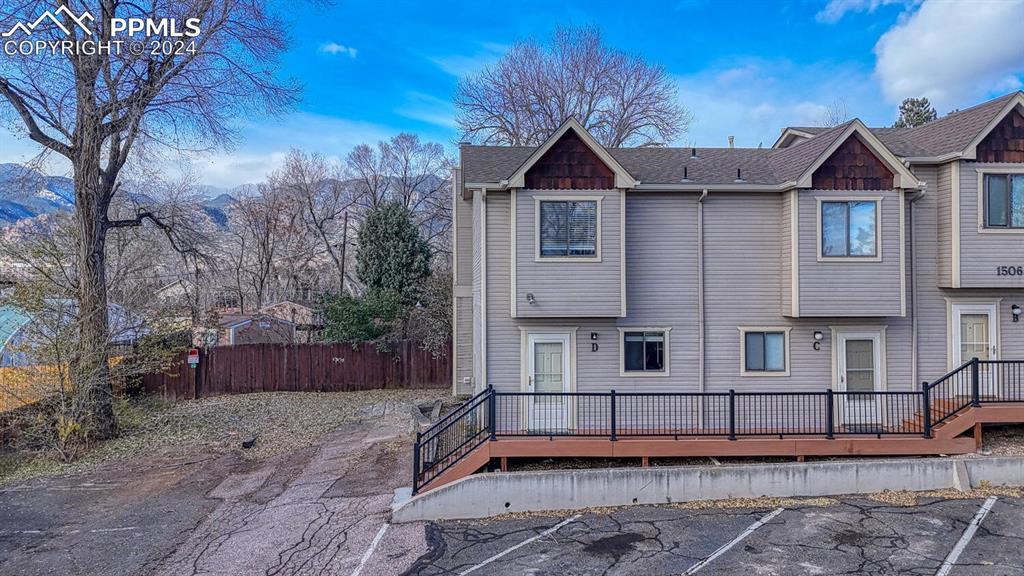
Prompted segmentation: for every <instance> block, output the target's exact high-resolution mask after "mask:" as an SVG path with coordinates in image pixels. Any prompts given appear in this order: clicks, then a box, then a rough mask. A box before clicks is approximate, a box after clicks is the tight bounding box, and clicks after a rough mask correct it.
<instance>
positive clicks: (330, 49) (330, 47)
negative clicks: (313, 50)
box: [317, 42, 359, 58]
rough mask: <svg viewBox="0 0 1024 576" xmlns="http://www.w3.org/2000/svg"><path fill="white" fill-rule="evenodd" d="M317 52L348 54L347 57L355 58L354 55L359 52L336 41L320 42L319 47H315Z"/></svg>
mask: <svg viewBox="0 0 1024 576" xmlns="http://www.w3.org/2000/svg"><path fill="white" fill-rule="evenodd" d="M317 52H320V53H321V54H331V55H337V54H341V55H345V54H348V57H349V58H355V57H356V55H357V54H359V51H358V50H356V49H355V48H353V47H351V46H344V45H342V44H338V43H337V42H326V43H324V44H321V45H320V47H319V48H317Z"/></svg>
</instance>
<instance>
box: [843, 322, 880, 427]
mask: <svg viewBox="0 0 1024 576" xmlns="http://www.w3.org/2000/svg"><path fill="white" fill-rule="evenodd" d="M836 346H837V348H836V363H837V374H838V377H839V378H838V379H839V391H840V392H845V394H841V395H840V397H839V400H838V402H836V410H837V411H838V413H839V414H838V415H839V423H840V424H841V425H843V426H847V427H851V428H857V427H863V426H878V425H881V424H884V422H882V420H883V419H882V414H883V412H884V406H883V404H884V401H883V399H882V398H880V395H878V394H871V392H878V391H880V390H882V362H881V358H882V336H881V334H880V333H879V332H839V334H838V337H837V343H836Z"/></svg>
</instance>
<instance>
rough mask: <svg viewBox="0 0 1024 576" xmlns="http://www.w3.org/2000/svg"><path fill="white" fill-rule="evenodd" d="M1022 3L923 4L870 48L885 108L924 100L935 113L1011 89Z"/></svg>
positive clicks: (1020, 52)
mask: <svg viewBox="0 0 1024 576" xmlns="http://www.w3.org/2000/svg"><path fill="white" fill-rule="evenodd" d="M1022 24H1024V0H997V1H987V2H981V1H969V0H959V1H951V0H943V1H939V0H927V1H925V2H924V3H923V4H921V6H920V8H919V9H918V10H917V11H915V12H912V13H909V14H906V15H904V17H903V18H901V20H900V22H899V23H898V24H896V25H895V26H893V27H892V28H891V29H890V30H889V31H888V32H886V33H885V34H884V35H883V36H882V37H881V38H880V39H879V40H878V43H877V44H876V45H875V55H876V57H877V61H876V66H875V72H876V74H877V76H878V79H879V81H880V82H881V86H882V91H883V93H884V94H885V97H886V100H887V101H888V102H890V103H898V102H900V101H902V99H903V98H907V97H920V96H926V97H927V98H928V99H929V100H931V101H932V103H933V104H934V105H935V106H936V108H937V109H938V111H939V113H940V114H941V113H944V112H946V111H948V110H949V109H951V108H955V107H963V106H969V105H972V104H975V103H977V102H978V101H979V100H981V99H984V98H985V97H987V96H991V95H993V94H994V93H998V92H1005V91H1008V90H1013V89H1017V88H1019V87H1020V86H1021V74H1022V73H1024V34H1022V33H1021V26H1022Z"/></svg>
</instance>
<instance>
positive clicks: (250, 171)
mask: <svg viewBox="0 0 1024 576" xmlns="http://www.w3.org/2000/svg"><path fill="white" fill-rule="evenodd" d="M395 132H396V130H393V129H390V128H388V127H386V126H380V125H377V124H372V123H369V122H360V121H356V120H347V119H343V118H334V117H330V116H322V115H319V114H310V113H306V112H298V113H294V114H289V115H288V116H286V117H284V118H281V119H280V120H275V121H267V122H263V123H255V122H247V123H245V124H244V125H243V126H241V127H240V129H239V138H238V142H237V145H236V146H235V148H234V149H233V150H230V151H226V152H219V153H214V154H202V155H195V156H193V157H192V158H191V166H190V168H191V172H192V173H194V174H195V175H196V177H197V180H198V181H199V182H201V183H203V184H208V185H211V186H221V187H225V188H230V187H233V186H238V185H240V184H247V183H254V182H260V181H262V180H264V179H265V178H266V176H267V174H269V173H270V172H273V171H274V170H275V169H277V168H278V167H280V166H281V163H282V161H283V160H284V157H285V155H286V154H287V153H288V151H289V150H290V149H291V148H299V149H301V150H305V151H307V152H318V153H320V154H323V155H325V156H328V157H336V158H344V157H345V155H346V154H348V152H349V150H351V149H352V148H353V147H355V146H357V145H359V144H363V143H368V144H373V143H376V142H377V141H378V140H384V139H387V138H390V137H391V136H392V135H394V133H395Z"/></svg>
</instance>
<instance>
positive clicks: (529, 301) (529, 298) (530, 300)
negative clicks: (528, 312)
mask: <svg viewBox="0 0 1024 576" xmlns="http://www.w3.org/2000/svg"><path fill="white" fill-rule="evenodd" d="M526 303H527V304H536V303H537V299H536V298H534V297H533V292H527V293H526Z"/></svg>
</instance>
